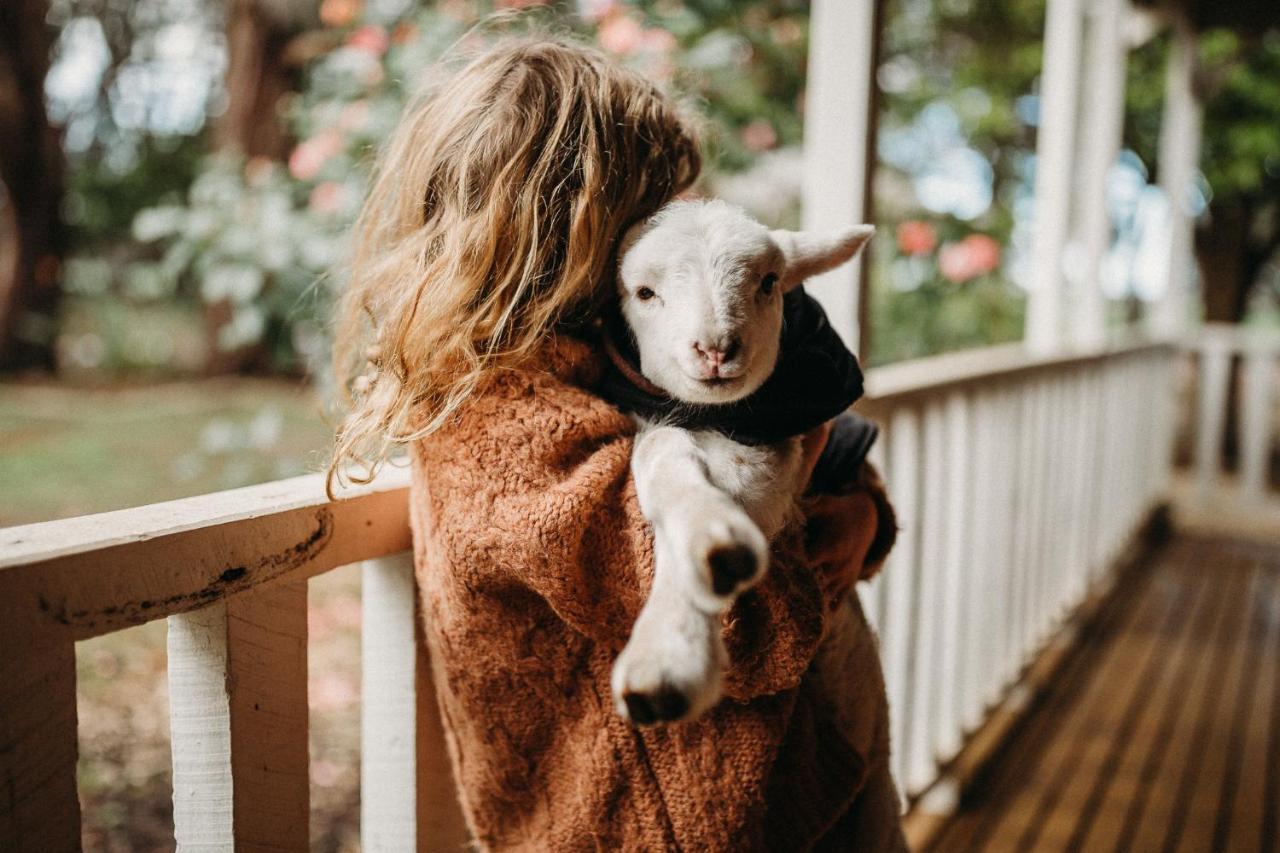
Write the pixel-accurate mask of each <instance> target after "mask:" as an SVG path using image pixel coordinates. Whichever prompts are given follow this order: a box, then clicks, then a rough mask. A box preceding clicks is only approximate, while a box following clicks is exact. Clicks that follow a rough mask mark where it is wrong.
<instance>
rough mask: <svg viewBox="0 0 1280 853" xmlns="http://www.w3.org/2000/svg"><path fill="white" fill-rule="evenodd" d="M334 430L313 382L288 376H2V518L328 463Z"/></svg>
mask: <svg viewBox="0 0 1280 853" xmlns="http://www.w3.org/2000/svg"><path fill="white" fill-rule="evenodd" d="M331 435H332V431H331V429H330V426H329V424H328V423H327V422H326V419H325V418H324V417H323V416H322V413H321V407H320V405H319V403H318V402H317V401H316V399H315V397H314V395H313V393H312V392H311V391H310V390H309V389H307V388H305V387H303V386H300V385H297V384H294V383H287V382H281V381H274V380H251V379H209V380H200V381H190V382H174V383H166V384H162V385H151V386H137V387H128V388H86V387H71V386H66V385H56V384H25V383H16V384H8V385H0V447H2V448H3V451H2V452H0V526H7V525H12V524H26V523H29V522H33V521H45V520H48V519H53V518H65V517H68V516H73V515H82V514H85V513H91V512H103V511H105V510H111V509H120V508H123V507H129V506H137V505H139V504H146V503H154V502H156V501H164V500H172V499H174V498H180V497H188V496H190V495H198V494H203V493H205V492H212V491H218V490H221V489H230V488H235V487H237V486H245V485H250V484H253V483H260V482H266V481H270V480H276V479H280V478H283V477H292V476H296V475H298V474H302V473H306V472H308V471H316V470H321V469H322V468H323V467H324V464H325V460H326V454H327V453H328V448H329V443H330V438H331Z"/></svg>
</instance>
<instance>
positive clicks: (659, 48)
mask: <svg viewBox="0 0 1280 853" xmlns="http://www.w3.org/2000/svg"><path fill="white" fill-rule="evenodd" d="M640 49H641V50H643V51H644V52H645V53H670V52H671V51H673V50H675V49H676V37H675V36H673V35H672V34H671V33H669V32H667V31H666V30H659V29H648V30H645V31H644V33H643V34H642V35H641V36H640Z"/></svg>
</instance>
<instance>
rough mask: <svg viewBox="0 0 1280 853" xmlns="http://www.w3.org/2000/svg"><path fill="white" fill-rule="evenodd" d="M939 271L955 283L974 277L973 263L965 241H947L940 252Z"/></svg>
mask: <svg viewBox="0 0 1280 853" xmlns="http://www.w3.org/2000/svg"><path fill="white" fill-rule="evenodd" d="M938 272H940V273H942V277H943V278H945V279H946V280H947V281H949V282H951V283H953V284H960V283H962V282H966V281H968V280H969V279H971V278H973V265H972V264H971V263H970V262H969V250H968V249H967V248H966V247H965V245H964V243H947V244H946V245H945V246H943V247H942V250H941V251H939V252H938Z"/></svg>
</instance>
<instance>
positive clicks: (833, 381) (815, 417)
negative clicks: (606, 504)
mask: <svg viewBox="0 0 1280 853" xmlns="http://www.w3.org/2000/svg"><path fill="white" fill-rule="evenodd" d="M603 334H604V338H605V349H606V352H608V353H609V356H610V360H609V364H608V366H607V367H606V369H605V374H604V377H603V379H602V381H601V386H600V388H599V392H600V394H601V395H602V396H603V397H604V398H605V399H606V400H609V401H610V402H612V403H613V404H614V405H616V406H617V407H618V408H620V409H622V410H623V411H625V412H630V413H632V414H636V415H640V416H641V417H644V418H646V419H648V420H653V421H663V422H665V423H669V424H672V425H674V426H680V427H684V428H686V429H694V430H703V429H705V430H715V431H717V432H720V433H723V434H724V435H726V436H728V437H729V438H731V439H733V440H734V441H738V442H741V443H742V444H750V445H764V444H776V443H777V442H780V441H783V440H784V439H787V438H791V437H793V436H797V435H803V434H804V433H806V432H808V431H810V430H811V429H814V428H815V427H817V426H820V425H821V424H823V423H825V422H826V421H828V420H830V419H831V418H834V417H835V416H836V415H838V414H840V413H841V412H843V411H845V410H846V409H848V408H849V407H850V406H851V405H853V403H854V401H855V400H857V399H858V398H859V397H861V396H862V370H861V369H860V368H859V366H858V360H857V358H856V357H855V356H854V355H853V353H851V352H849V350H848V348H847V347H845V345H844V342H843V341H842V340H841V339H840V336H839V335H838V334H837V333H836V331H835V329H833V328H832V327H831V324H830V322H828V320H827V315H826V312H824V311H823V310H822V306H821V305H819V304H818V302H817V300H815V299H814V298H813V297H811V296H809V295H808V294H807V293H805V292H804V288H803V287H799V288H796V289H795V290H793V291H791V292H790V293H788V294H787V295H786V296H785V297H784V298H783V323H782V342H781V346H780V348H779V354H778V363H777V365H776V366H775V367H774V370H773V373H772V374H771V375H770V376H769V378H768V379H767V380H765V383H764V384H763V385H761V386H760V388H759V389H757V390H756V391H755V392H754V393H752V394H751V395H750V396H748V397H745V398H743V399H741V400H738V401H736V402H733V403H726V404H723V405H694V404H690V403H683V402H681V401H679V400H675V399H673V398H672V397H671V396H670V395H668V394H666V393H665V392H664V391H662V389H660V388H658V387H657V386H655V385H653V384H652V383H651V382H649V381H648V380H647V379H645V378H644V376H643V374H641V373H640V367H639V364H640V355H639V351H638V348H637V347H636V343H635V338H634V337H633V335H632V334H631V330H630V329H629V328H628V327H627V325H626V323H625V321H624V320H623V319H622V317H621V315H620V314H618V313H617V312H614V315H613V316H612V317H611V318H610V319H609V320H608V321H607V322H606V323H605V324H604V329H603Z"/></svg>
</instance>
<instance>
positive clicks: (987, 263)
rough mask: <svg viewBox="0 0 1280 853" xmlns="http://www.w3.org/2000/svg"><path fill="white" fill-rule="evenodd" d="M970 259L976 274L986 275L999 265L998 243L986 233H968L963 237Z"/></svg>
mask: <svg viewBox="0 0 1280 853" xmlns="http://www.w3.org/2000/svg"><path fill="white" fill-rule="evenodd" d="M964 242H965V245H967V246H968V247H969V256H970V261H971V262H972V264H973V267H974V269H976V270H977V271H978V275H986V274H987V273H989V272H994V271H995V270H996V269H998V268H999V267H1000V244H999V243H998V242H996V240H995V238H993V237H989V236H987V235H986V234H970V235H969V236H968V237H965V238H964Z"/></svg>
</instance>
